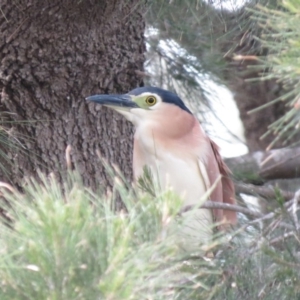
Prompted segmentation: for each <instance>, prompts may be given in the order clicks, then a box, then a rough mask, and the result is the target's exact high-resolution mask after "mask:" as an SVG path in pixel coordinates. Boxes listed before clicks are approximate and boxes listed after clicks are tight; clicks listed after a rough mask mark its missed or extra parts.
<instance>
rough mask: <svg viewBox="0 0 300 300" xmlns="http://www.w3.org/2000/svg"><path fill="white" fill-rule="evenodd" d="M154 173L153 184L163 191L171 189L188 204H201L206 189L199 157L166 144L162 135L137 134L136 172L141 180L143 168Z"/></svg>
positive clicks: (183, 146)
mask: <svg viewBox="0 0 300 300" xmlns="http://www.w3.org/2000/svg"><path fill="white" fill-rule="evenodd" d="M145 166H147V167H148V168H149V169H150V170H151V174H152V177H153V180H154V182H157V183H158V184H159V186H160V187H161V188H162V189H167V188H172V189H173V190H174V191H175V192H176V193H178V194H179V195H181V196H183V195H185V196H184V200H185V203H186V204H193V203H195V202H197V201H199V199H200V197H201V196H202V195H203V194H204V193H205V191H206V187H205V184H204V182H203V179H202V176H201V174H200V172H199V166H198V162H197V157H196V156H193V155H192V154H191V153H189V151H188V149H187V147H186V145H182V144H180V143H178V142H176V141H172V140H163V139H162V137H160V136H159V135H155V133H154V132H152V134H149V133H145V132H143V134H141V132H136V135H135V140H134V156H133V170H134V177H135V179H138V178H139V177H140V176H142V175H143V172H144V167H145Z"/></svg>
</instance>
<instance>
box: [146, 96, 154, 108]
mask: <svg viewBox="0 0 300 300" xmlns="http://www.w3.org/2000/svg"><path fill="white" fill-rule="evenodd" d="M146 103H147V104H148V105H149V106H153V105H154V104H155V103H156V98H155V97H154V96H149V97H147V98H146Z"/></svg>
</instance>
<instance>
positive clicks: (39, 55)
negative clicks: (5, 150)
mask: <svg viewBox="0 0 300 300" xmlns="http://www.w3.org/2000/svg"><path fill="white" fill-rule="evenodd" d="M139 2H140V1H139V0H130V1H123V0H102V1H101V0H81V1H73V0H72V1H71V0H64V1H61V0H51V1H50V0H43V1H41V0H19V1H15V0H14V1H9V0H2V1H1V13H0V20H1V21H0V30H1V35H2V36H1V40H0V59H1V69H0V89H1V96H0V101H1V108H0V109H1V112H10V113H11V114H10V115H9V116H10V117H9V118H10V121H12V122H13V123H9V124H6V126H7V127H9V129H10V132H13V135H14V136H15V137H17V138H18V140H20V141H21V143H22V144H23V146H22V147H20V148H19V150H18V151H16V150H14V153H13V154H12V155H11V159H10V160H11V164H7V165H6V171H7V172H8V173H6V172H4V171H3V170H1V171H0V180H4V181H10V182H11V183H13V184H15V185H18V184H20V182H21V179H22V178H24V176H32V175H33V176H34V175H36V172H37V170H41V171H43V172H46V173H49V172H53V171H54V172H55V173H58V172H57V171H64V170H66V160H65V149H66V147H67V145H71V146H72V151H71V158H72V162H73V163H75V165H76V166H77V167H78V170H79V172H80V174H81V175H82V177H83V179H84V181H85V183H86V184H87V185H89V186H91V187H92V188H95V187H99V186H103V187H105V186H106V185H107V184H108V183H109V181H110V179H109V178H108V176H107V175H106V173H105V170H104V168H103V166H102V165H101V163H100V161H99V158H98V156H97V154H96V150H97V149H99V151H100V153H101V154H102V155H103V156H104V157H105V158H106V159H107V160H108V161H109V162H110V163H116V164H117V165H119V167H120V169H121V170H122V171H123V172H124V174H125V176H126V177H127V178H128V179H130V177H131V173H132V170H131V160H132V158H131V153H132V133H133V129H132V126H131V124H129V123H128V122H127V121H125V120H124V119H123V118H122V117H121V116H119V115H118V114H116V113H113V112H112V110H107V109H105V108H101V107H97V108H96V107H95V106H94V104H88V103H86V101H85V97H86V96H88V95H91V94H95V93H111V92H114V93H122V92H126V91H129V90H131V89H132V88H135V87H137V86H141V85H142V79H141V78H140V77H139V75H138V74H139V72H138V71H141V70H143V62H144V51H145V47H144V38H143V33H144V21H143V16H142V9H143V8H142V6H140V5H138V4H139ZM24 121H26V122H24ZM2 147H3V146H2Z"/></svg>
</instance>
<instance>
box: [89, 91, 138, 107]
mask: <svg viewBox="0 0 300 300" xmlns="http://www.w3.org/2000/svg"><path fill="white" fill-rule="evenodd" d="M86 100H87V101H92V102H95V103H98V104H101V105H105V106H109V107H111V108H114V109H115V110H117V111H130V109H132V108H138V105H137V104H136V103H135V102H134V101H132V99H131V97H130V95H128V94H124V95H94V96H89V97H87V98H86Z"/></svg>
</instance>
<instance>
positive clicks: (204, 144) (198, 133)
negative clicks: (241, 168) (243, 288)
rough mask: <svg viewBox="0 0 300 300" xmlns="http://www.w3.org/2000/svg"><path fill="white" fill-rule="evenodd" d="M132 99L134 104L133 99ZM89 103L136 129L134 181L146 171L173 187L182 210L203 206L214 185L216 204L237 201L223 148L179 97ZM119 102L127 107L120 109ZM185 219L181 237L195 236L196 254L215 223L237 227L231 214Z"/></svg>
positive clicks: (136, 93)
mask: <svg viewBox="0 0 300 300" xmlns="http://www.w3.org/2000/svg"><path fill="white" fill-rule="evenodd" d="M129 97H131V99H132V101H130V100H128V99H129ZM122 99H123V100H122ZM88 100H91V101H95V102H97V103H100V104H103V105H108V106H109V107H112V108H114V109H116V110H117V111H118V112H119V113H121V114H123V115H124V116H125V117H126V118H127V119H128V120H129V121H131V122H132V123H133V124H134V125H135V128H136V131H135V135H134V153H133V171H134V177H135V179H138V178H139V177H140V176H142V175H143V172H144V167H145V166H147V167H148V168H150V170H151V173H152V175H153V178H154V180H155V181H156V182H157V183H158V184H159V186H160V187H161V188H162V189H166V188H172V189H173V190H174V191H175V192H176V193H177V194H178V195H180V196H181V197H182V199H183V206H189V205H192V206H197V205H199V201H200V200H201V199H202V198H203V195H204V194H205V193H206V192H207V190H209V189H210V188H211V186H212V185H214V184H215V188H214V189H213V190H212V192H211V194H210V199H211V200H212V201H216V202H223V203H230V204H232V203H234V202H235V200H234V186H233V183H232V181H231V179H230V178H229V169H228V168H227V166H226V165H225V163H224V162H223V160H222V158H221V156H220V153H219V149H218V146H217V145H216V144H215V143H214V142H213V141H212V140H211V139H210V138H209V137H208V136H207V135H206V134H205V132H204V130H203V129H202V127H201V125H200V123H199V122H198V120H197V119H196V118H195V117H194V116H193V114H192V113H191V112H190V110H189V109H188V108H187V107H186V106H185V104H184V103H183V101H182V100H181V99H180V98H179V97H178V96H177V95H176V94H174V93H171V92H169V91H166V90H163V89H160V88H155V87H143V88H137V89H134V90H132V91H131V92H129V93H128V94H126V95H121V96H120V98H118V97H117V96H116V95H112V96H110V95H106V96H105V95H96V96H92V97H90V98H88ZM120 101H121V102H122V103H121V104H118V103H119V102H120ZM220 177H221V178H220ZM186 215H187V216H190V218H188V223H187V224H185V226H183V229H182V231H181V234H182V235H185V236H190V237H191V239H189V242H188V243H189V244H190V245H191V247H190V246H189V248H192V249H196V248H197V245H199V243H200V242H201V241H202V242H205V241H207V240H208V239H209V238H210V237H211V236H212V224H213V220H214V221H217V222H221V221H224V220H225V221H227V222H229V223H232V224H234V223H235V222H236V214H235V212H232V211H229V210H220V209H214V210H213V211H211V210H209V209H198V210H196V211H193V212H187V213H186ZM198 233H199V236H198Z"/></svg>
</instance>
